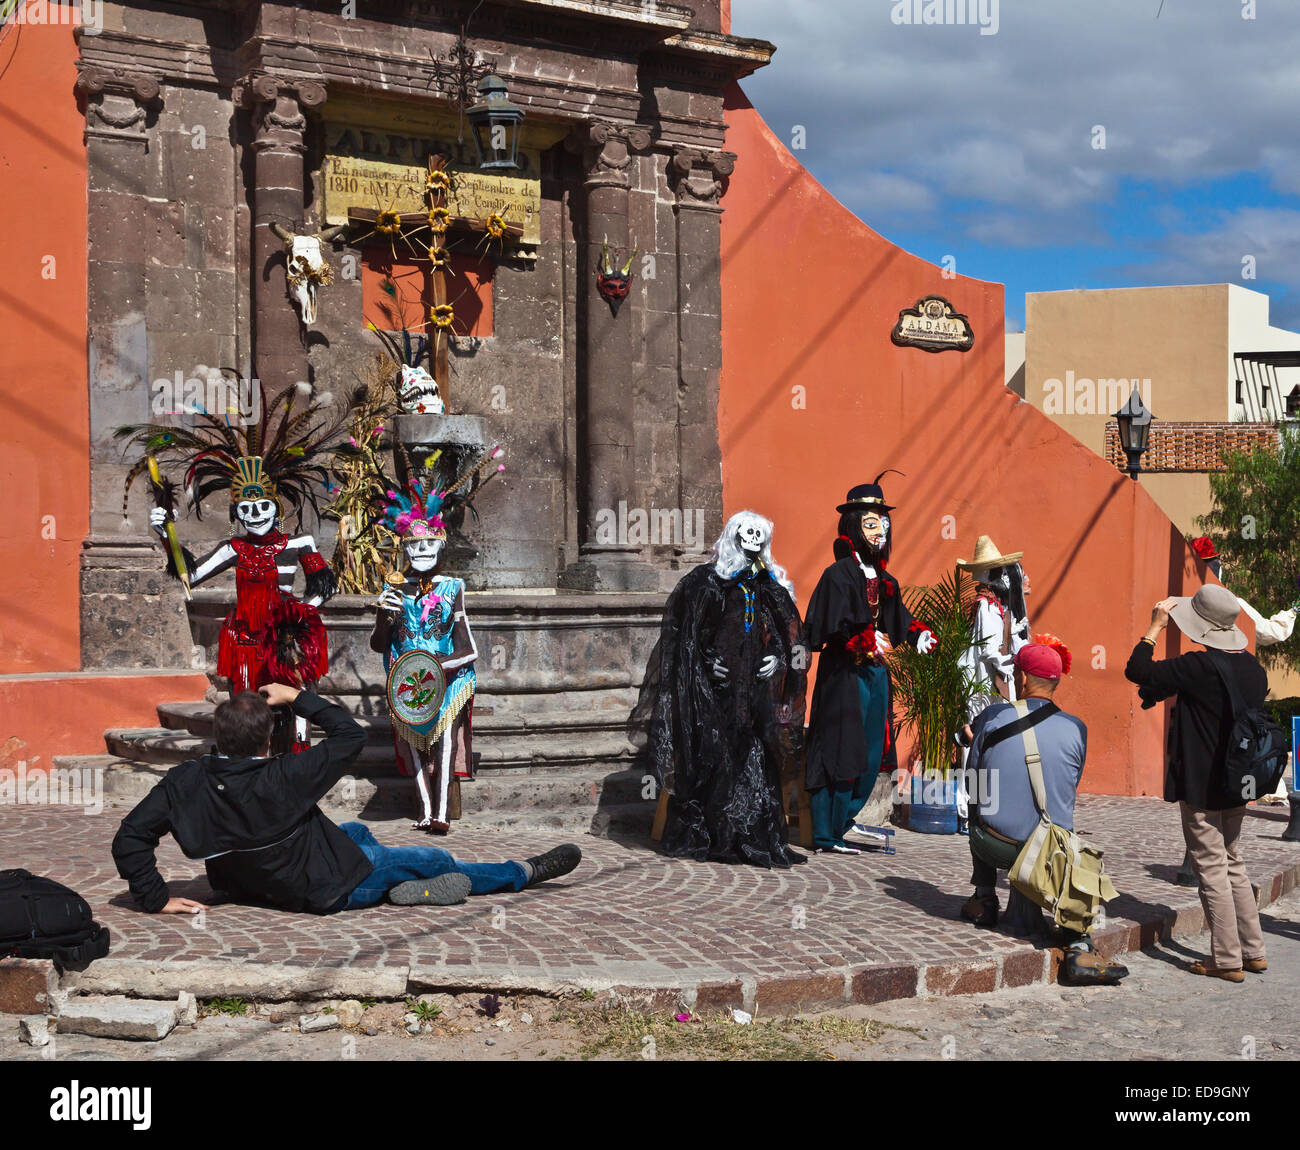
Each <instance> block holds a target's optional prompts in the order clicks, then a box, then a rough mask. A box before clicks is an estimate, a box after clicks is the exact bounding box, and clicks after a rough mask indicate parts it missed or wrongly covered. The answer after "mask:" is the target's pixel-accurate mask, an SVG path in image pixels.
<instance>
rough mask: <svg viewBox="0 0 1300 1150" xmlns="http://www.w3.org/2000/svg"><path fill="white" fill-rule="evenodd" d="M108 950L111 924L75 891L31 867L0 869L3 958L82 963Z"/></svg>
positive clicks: (98, 956)
mask: <svg viewBox="0 0 1300 1150" xmlns="http://www.w3.org/2000/svg"><path fill="white" fill-rule="evenodd" d="M107 953H108V928H107V927H103V926H100V925H99V923H97V922H96V921H95V920H94V917H93V916H92V914H91V910H90V904H89V903H87V902H86V900H85V899H84V898H82V897H81V895H79V894H77V892H76V891H74V890H69V889H68V888H67V887H66V886H64V885H63V884H62V883H58V882H55V881H54V880H53V879H48V878H38V877H37V876H36V875H34V874H32V873H31V872H30V871H25V870H0V958H9V957H10V956H16V957H18V958H52V959H54V961H55V962H56V963H58V964H59V965H60V966H81V965H84V964H85V963H88V962H90V961H91V960H92V959H96V958H103V957H104V955H106V954H107Z"/></svg>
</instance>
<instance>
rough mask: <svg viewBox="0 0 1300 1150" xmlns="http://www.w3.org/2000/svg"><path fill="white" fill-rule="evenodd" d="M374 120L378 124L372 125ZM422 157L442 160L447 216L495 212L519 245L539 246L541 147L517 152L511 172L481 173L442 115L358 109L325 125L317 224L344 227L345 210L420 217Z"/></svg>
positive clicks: (468, 146) (460, 130) (459, 130)
mask: <svg viewBox="0 0 1300 1150" xmlns="http://www.w3.org/2000/svg"><path fill="white" fill-rule="evenodd" d="M380 118H382V119H384V120H385V121H386V123H384V124H382V125H380V124H376V123H374V122H373V121H374V120H376V119H380ZM368 121H369V122H368ZM458 135H463V139H459V140H458V139H457V136H458ZM530 142H531V141H530ZM545 143H546V145H547V146H549V143H550V141H546V142H545ZM430 155H444V156H446V157H447V170H448V171H449V172H450V173H451V179H452V183H451V193H450V195H449V196H448V198H447V206H448V207H449V208H450V209H451V214H452V215H453V216H467V217H470V218H472V219H484V218H486V217H487V216H488V215H491V214H493V213H495V214H497V215H500V216H502V217H504V218H505V220H506V222H507V223H511V224H517V225H518V226H519V227H521V228H523V230H524V234H523V236H522V237H521V239H520V242H521V243H525V244H536V243H540V242H541V238H542V232H541V208H542V188H541V179H540V169H541V158H542V153H541V148H539V147H528V146H526V145H525V146H521V147H520V149H519V163H520V168H519V172H518V174H511V175H501V174H498V173H487V172H482V171H479V169H478V154H477V152H476V151H475V148H474V141H473V138H472V136H471V133H470V127H469V125H468V124H465V125H463V127H462V126H461V125H458V124H457V122H456V118H455V117H454V116H446V115H445V113H443V114H439V115H430V114H428V113H427V112H426V113H425V114H423V115H420V114H418V113H416V112H413V111H410V110H407V109H401V110H395V111H394V112H393V113H391V114H389V115H384V114H383V113H382V112H380V113H376V112H373V111H372V112H370V114H367V113H366V112H365V111H364V110H361V109H358V110H356V111H354V112H353V113H352V114H348V113H346V112H344V113H341V114H339V118H338V119H329V120H327V121H326V124H325V158H324V161H323V163H322V165H321V193H322V196H323V199H324V204H323V207H324V217H325V222H326V223H327V224H343V223H347V219H348V209H349V208H368V209H370V210H371V211H376V210H381V209H392V210H394V211H398V212H422V211H424V210H425V209H426V207H427V205H426V202H425V199H424V192H425V176H426V172H427V168H426V159H427V157H428V156H430Z"/></svg>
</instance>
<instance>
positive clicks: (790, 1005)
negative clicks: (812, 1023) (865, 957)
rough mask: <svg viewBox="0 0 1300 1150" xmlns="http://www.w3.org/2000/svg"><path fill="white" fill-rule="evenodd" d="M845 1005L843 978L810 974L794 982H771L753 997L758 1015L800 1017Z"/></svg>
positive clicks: (770, 979) (787, 979)
mask: <svg viewBox="0 0 1300 1150" xmlns="http://www.w3.org/2000/svg"><path fill="white" fill-rule="evenodd" d="M843 1003H844V975H843V974H808V975H796V976H794V977H792V978H768V979H763V980H761V981H760V982H759V984H758V989H757V990H756V991H755V993H754V1013H755V1014H757V1015H765V1016H771V1015H777V1016H781V1015H789V1014H799V1013H801V1012H803V1011H806V1010H820V1009H825V1008H827V1007H831V1006H841V1005H843Z"/></svg>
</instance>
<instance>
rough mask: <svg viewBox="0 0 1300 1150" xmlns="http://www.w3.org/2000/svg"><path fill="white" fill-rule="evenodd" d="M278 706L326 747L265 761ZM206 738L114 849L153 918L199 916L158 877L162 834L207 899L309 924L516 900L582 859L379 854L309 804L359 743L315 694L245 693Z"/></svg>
mask: <svg viewBox="0 0 1300 1150" xmlns="http://www.w3.org/2000/svg"><path fill="white" fill-rule="evenodd" d="M273 706H290V707H292V708H293V711H294V713H295V714H296V715H299V716H301V717H302V718H305V719H307V720H309V721H313V722H315V723H316V724H317V725H318V726H320V728H321V729H322V730H323V731H324V732H325V735H326V737H325V740H324V742H322V743H318V744H317V745H316V746H314V747H311V748H310V749H309V750H306V751H302V752H299V753H297V754H283V755H275V756H273V757H268V756H269V752H270V740H271V728H272V725H273V717H272V712H271V708H272V707H273ZM213 733H214V735H215V737H216V744H217V745H216V753H214V754H209V755H204V756H203V757H202V758H199V759H192V760H190V761H189V762H185V763H181V764H180V765H179V766H176V767H173V768H172V769H171V770H170V771H168V772H167V774H166V776H165V777H164V778H163V779H162V781H161V782H159V783H158V785H157V786H155V787H154V788H153V790H151V791H150V792H149V793H148V794H147V795H146V796H145V797H144V798H143V799H142V800H141V801H140V802H139V803H138V804H137V805H136V807H135V809H134V810H132V811H131V813H130V814H128V815H127V816H126V818H124V819H123V820H122V825H121V827H120V828H118V832H117V836H116V837H115V838H114V839H113V860H114V862H115V863H116V864H117V872H118V874H120V875H121V876H122V877H123V878H124V879H126V880H127V882H128V883H129V884H130V888H131V893H132V894H133V895H134V896H135V899H136V901H137V902H138V903H139V904H140V906H141V907H142V908H143V909H144V910H146V911H149V912H151V913H163V914H195V913H197V912H198V911H200V910H203V909H205V908H204V905H203V904H202V903H199V902H195V901H194V900H193V899H187V898H173V897H171V895H170V893H169V891H168V889H167V883H166V882H165V881H164V879H163V877H162V875H161V874H159V873H158V867H157V864H156V862H155V859H154V852H155V850H156V849H157V846H158V842H159V840H160V839H161V838H162V836H163V835H165V834H168V833H170V834H171V835H172V836H173V837H174V838H175V839H176V841H177V842H178V843H179V844H180V847H181V850H182V851H184V852H185V855H186V857H187V858H192V859H202V860H203V862H204V866H205V867H206V869H207V874H208V881H209V882H210V883H211V884H212V886H213V888H214V889H216V890H224V891H226V892H228V893H230V894H231V895H233V896H234V897H235V898H236V899H239V900H241V901H250V902H260V903H270V904H272V905H274V906H278V907H281V908H282V909H284V910H294V911H309V912H311V913H313V914H328V913H330V912H332V911H336V910H343V909H345V908H355V907H363V906H372V905H374V904H375V903H378V902H380V901H382V900H383V898H384V897H385V896H387V897H388V899H389V900H390V901H391V902H395V903H398V904H401V905H413V904H419V903H423V904H430V905H437V906H445V905H449V904H451V903H455V902H462V901H464V899H465V897H466V895H468V894H486V893H489V892H492V891H499V890H516V891H518V890H523V889H524V888H525V887H528V886H535V885H536V884H538V883H540V882H545V881H547V880H548V879H552V878H558V877H559V876H560V875H562V874H567V873H568V872H569V871H571V870H573V869H574V867H576V866H577V865H578V861H579V860H580V859H581V857H582V856H581V852H580V851H579V850H578V848H577V847H576V846H573V845H571V844H565V845H564V846H560V847H556V848H555V849H554V850H551V851H548V852H547V853H546V854H544V855H540V856H538V857H537V858H532V859H528V860H527V861H525V862H504V863H462V862H460V861H458V860H457V859H455V858H453V857H452V855H451V854H450V853H449V852H447V851H444V850H439V849H437V848H436V847H426V846H416V847H384V846H381V845H380V844H379V843H378V842H376V841H375V839H374V836H373V835H371V833H370V831H369V829H368V828H367V827H366V826H365V825H364V824H362V823H356V822H353V823H344V824H343V825H342V826H338V825H336V824H335V823H333V822H331V821H330V820H329V819H328V818H326V817H325V815H324V814H322V813H321V810H320V808H319V807H317V805H316V804H317V803H318V802H319V801H320V799H321V798H323V797H324V795H325V794H326V792H327V791H329V789H330V788H331V787H332V786H334V784H335V783H337V782H338V781H339V779H340V778H341V777H342V776H343V775H344V774H345V773H346V771H347V770H348V768H349V767H351V765H352V762H353V760H354V759H355V758H356V757H357V755H358V754H359V753H360V751H361V748H362V746H363V745H364V744H365V741H366V736H365V732H364V731H363V730H362V729H361V727H360V726H359V725H358V724H357V723H356V722H355V721H354V720H353V719H352V717H351V716H350V715H349V714H348V713H347V712H346V711H345V710H344V709H343V708H342V707H340V706H337V705H336V704H333V703H329V702H326V701H325V700H324V699H322V698H320V697H318V696H317V695H314V694H312V693H311V692H310V691H300V690H298V689H297V688H296V687H289V686H286V685H284V684H282V683H271V684H268V685H267V686H264V687H262V688H260V691H259V692H258V693H254V692H252V691H245V692H243V693H242V694H239V695H236V696H235V697H234V698H233V699H230V700H228V701H227V702H224V703H222V704H221V705H220V706H219V707H218V708H217V710H216V713H215V715H214V716H213Z"/></svg>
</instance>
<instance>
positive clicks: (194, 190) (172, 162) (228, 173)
mask: <svg viewBox="0 0 1300 1150" xmlns="http://www.w3.org/2000/svg"><path fill="white" fill-rule="evenodd" d="M192 126H193V125H188V124H187V125H186V127H187V128H188V127H192ZM205 127H207V137H208V138H207V140H206V142H205V146H203V147H195V146H194V144H195V142H196V140H198V139H199V137H196V136H195V135H193V133H192V132H180V131H176V132H159V133H158V134H157V137H156V141H157V146H158V147H159V148H160V149H161V157H160V158H161V164H162V167H161V175H162V189H161V194H162V195H163V196H164V197H165V198H167V199H169V200H177V201H180V202H182V203H187V204H210V205H212V206H214V207H229V206H230V201H231V189H232V188H233V186H234V172H233V167H232V166H233V164H234V157H233V154H232V153H231V151H230V148H229V146H228V143H227V140H226V137H225V136H224V135H222V134H221V133H220V132H214V131H213V127H215V125H214V126H206V125H205ZM299 163H300V164H301V160H299Z"/></svg>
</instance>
